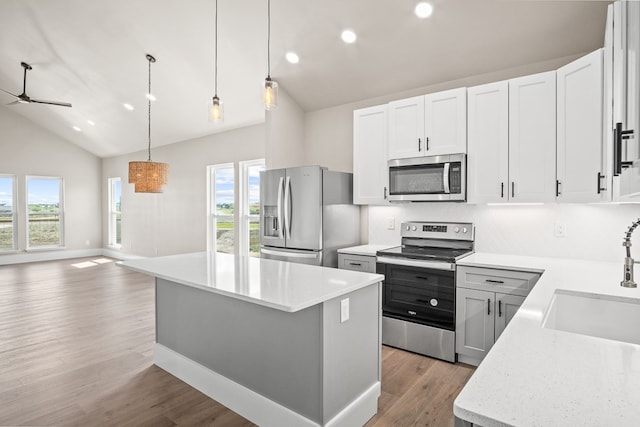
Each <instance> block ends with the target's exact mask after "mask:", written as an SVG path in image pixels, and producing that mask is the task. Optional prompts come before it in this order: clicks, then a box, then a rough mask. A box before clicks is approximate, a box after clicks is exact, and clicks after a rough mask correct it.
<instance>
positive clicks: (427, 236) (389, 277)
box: [376, 222, 475, 362]
mask: <svg viewBox="0 0 640 427" xmlns="http://www.w3.org/2000/svg"><path fill="white" fill-rule="evenodd" d="M474 234H475V230H474V227H473V224H472V223H451V222H407V223H403V224H402V230H401V236H402V245H401V246H397V247H394V248H390V249H385V250H381V251H378V252H377V254H376V255H377V262H376V270H377V272H378V273H380V274H384V275H385V279H384V284H383V294H382V343H383V344H386V345H390V346H392V347H398V348H402V349H405V350H409V351H413V352H415V353H420V354H424V355H426V356H431V357H435V358H438V359H443V360H447V361H449V362H455V361H456V352H455V341H456V340H455V325H456V308H455V307H456V261H457V260H459V259H460V258H462V257H465V256H467V255H469V254H471V253H473V245H474Z"/></svg>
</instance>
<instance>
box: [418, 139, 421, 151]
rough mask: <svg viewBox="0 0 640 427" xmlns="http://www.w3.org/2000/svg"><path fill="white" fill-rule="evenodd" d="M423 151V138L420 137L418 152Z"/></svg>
mask: <svg viewBox="0 0 640 427" xmlns="http://www.w3.org/2000/svg"><path fill="white" fill-rule="evenodd" d="M420 151H422V140H421V139H420V138H418V152H420Z"/></svg>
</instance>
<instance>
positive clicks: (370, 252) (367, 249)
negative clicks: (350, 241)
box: [338, 245, 397, 256]
mask: <svg viewBox="0 0 640 427" xmlns="http://www.w3.org/2000/svg"><path fill="white" fill-rule="evenodd" d="M396 246H397V245H396ZM391 247H393V245H360V246H351V247H350V248H342V249H338V253H339V254H351V255H364V256H376V252H378V251H381V250H383V249H388V248H391Z"/></svg>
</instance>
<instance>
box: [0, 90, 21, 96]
mask: <svg viewBox="0 0 640 427" xmlns="http://www.w3.org/2000/svg"><path fill="white" fill-rule="evenodd" d="M0 90H1V91H3V92H4V93H8V94H9V95H13V96H15V97H16V98H17V97H18V95H14V94H13V93H11V92H8V91H6V90H4V89H0Z"/></svg>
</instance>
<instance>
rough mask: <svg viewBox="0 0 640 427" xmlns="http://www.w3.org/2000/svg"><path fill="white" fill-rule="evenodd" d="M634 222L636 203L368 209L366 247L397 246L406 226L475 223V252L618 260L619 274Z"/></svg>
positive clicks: (639, 213) (639, 251)
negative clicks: (559, 232) (561, 229)
mask: <svg viewBox="0 0 640 427" xmlns="http://www.w3.org/2000/svg"><path fill="white" fill-rule="evenodd" d="M638 217H640V204H635V205H633V204H626V205H625V204H606V205H604V204H585V205H581V204H545V205H470V204H466V203H413V204H400V205H391V206H370V207H369V208H368V221H369V233H368V240H369V241H368V243H370V244H389V245H397V244H399V243H400V225H401V223H402V222H404V221H450V222H473V223H474V224H475V227H476V245H475V246H476V252H491V253H504V254H513V255H529V256H543V257H559V258H573V259H587V260H597V261H614V262H615V261H620V266H621V267H620V268H621V269H622V260H623V258H624V255H625V254H624V248H623V247H622V237H623V234H624V232H626V230H627V228H628V226H629V225H630V224H631V223H632V222H633V221H634V220H636V219H638ZM391 218H393V219H394V220H395V229H394V230H388V225H389V220H390V219H391ZM556 223H563V224H564V225H565V226H566V234H567V237H555V226H556ZM636 234H637V235H635V236H634V237H633V239H632V243H635V245H634V246H633V247H632V248H631V251H632V255H633V256H635V258H636V259H640V232H638V233H636ZM634 249H635V250H634ZM621 271H622V270H621Z"/></svg>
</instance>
